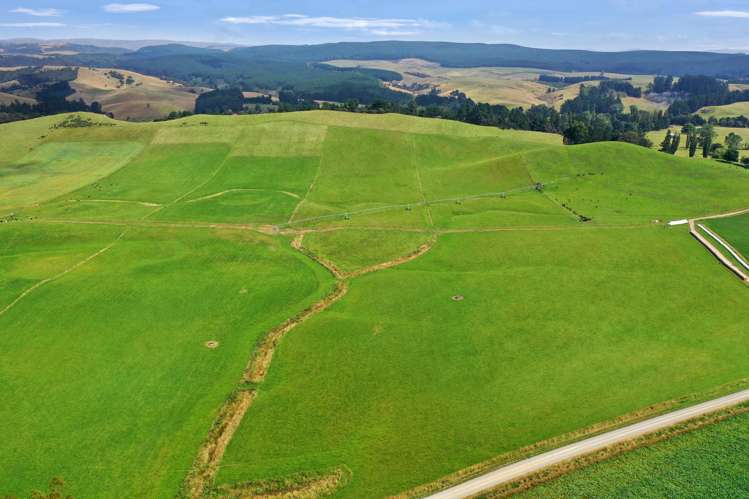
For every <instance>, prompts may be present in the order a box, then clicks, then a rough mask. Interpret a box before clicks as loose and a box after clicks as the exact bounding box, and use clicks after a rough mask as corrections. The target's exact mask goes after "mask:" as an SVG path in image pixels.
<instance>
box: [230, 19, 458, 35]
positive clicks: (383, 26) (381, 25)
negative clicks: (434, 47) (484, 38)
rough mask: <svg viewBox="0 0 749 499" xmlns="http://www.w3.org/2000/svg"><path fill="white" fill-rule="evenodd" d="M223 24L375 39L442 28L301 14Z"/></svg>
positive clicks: (431, 23)
mask: <svg viewBox="0 0 749 499" xmlns="http://www.w3.org/2000/svg"><path fill="white" fill-rule="evenodd" d="M221 22H223V23H226V24H273V25H282V26H294V27H301V28H323V29H343V30H362V31H368V32H370V33H372V34H374V35H378V36H408V35H415V34H418V33H419V32H420V31H421V30H423V29H427V28H438V27H444V26H445V25H444V24H442V23H437V22H434V21H428V20H425V19H398V18H392V19H376V18H364V17H326V16H321V17H310V16H305V15H301V14H286V15H282V16H249V17H224V18H223V19H221Z"/></svg>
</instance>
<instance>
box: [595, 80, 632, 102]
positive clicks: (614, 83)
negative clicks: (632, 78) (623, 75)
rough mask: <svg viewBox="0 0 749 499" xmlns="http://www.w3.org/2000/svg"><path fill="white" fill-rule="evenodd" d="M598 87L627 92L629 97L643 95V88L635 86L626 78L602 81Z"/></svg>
mask: <svg viewBox="0 0 749 499" xmlns="http://www.w3.org/2000/svg"><path fill="white" fill-rule="evenodd" d="M598 87H599V88H600V89H602V90H613V91H614V92H617V93H620V94H625V95H626V96H627V97H638V98H639V97H642V89H641V88H640V87H635V86H634V85H632V83H630V82H628V81H626V80H608V81H602V82H601V83H600V84H599V86H598Z"/></svg>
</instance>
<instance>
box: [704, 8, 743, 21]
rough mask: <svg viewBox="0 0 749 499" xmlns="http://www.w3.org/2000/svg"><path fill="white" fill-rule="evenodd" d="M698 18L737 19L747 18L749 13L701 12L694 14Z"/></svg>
mask: <svg viewBox="0 0 749 499" xmlns="http://www.w3.org/2000/svg"><path fill="white" fill-rule="evenodd" d="M695 14H696V15H698V16H703V17H734V18H739V19H747V18H749V11H746V10H703V11H701V12H695Z"/></svg>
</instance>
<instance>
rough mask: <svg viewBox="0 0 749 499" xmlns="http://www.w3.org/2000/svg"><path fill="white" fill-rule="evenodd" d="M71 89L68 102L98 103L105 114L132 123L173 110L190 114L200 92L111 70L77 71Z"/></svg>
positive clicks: (79, 69) (158, 116)
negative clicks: (72, 92)
mask: <svg viewBox="0 0 749 499" xmlns="http://www.w3.org/2000/svg"><path fill="white" fill-rule="evenodd" d="M70 86H71V87H72V88H73V90H75V93H74V94H73V95H71V96H70V97H69V98H70V99H83V100H84V101H85V102H87V103H89V104H90V103H91V102H94V101H96V102H99V103H100V104H101V105H102V110H103V111H104V112H105V113H112V114H113V115H114V117H115V118H117V119H122V120H126V119H127V120H134V121H148V120H153V119H158V118H163V117H165V116H166V115H168V114H169V113H170V112H172V111H177V112H179V111H190V112H193V111H194V110H195V99H196V98H197V94H198V92H199V91H200V90H195V89H191V88H188V87H184V86H182V85H179V84H176V83H172V82H168V81H164V80H161V79H159V78H155V77H153V76H145V75H142V74H139V73H135V72H132V71H125V70H115V69H111V68H84V67H81V68H78V76H77V77H76V79H75V80H73V81H72V82H71V83H70Z"/></svg>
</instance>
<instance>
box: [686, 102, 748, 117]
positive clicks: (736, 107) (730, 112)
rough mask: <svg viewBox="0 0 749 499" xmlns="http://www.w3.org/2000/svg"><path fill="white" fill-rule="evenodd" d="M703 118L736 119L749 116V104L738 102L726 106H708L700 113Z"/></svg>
mask: <svg viewBox="0 0 749 499" xmlns="http://www.w3.org/2000/svg"><path fill="white" fill-rule="evenodd" d="M698 114H700V115H701V116H702V117H703V118H705V119H708V118H715V119H720V118H734V117H736V116H749V102H736V103H733V104H727V105H725V106H708V107H703V108H702V109H700V110H699V111H698Z"/></svg>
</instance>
